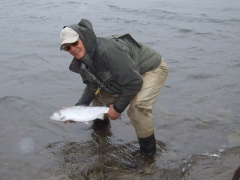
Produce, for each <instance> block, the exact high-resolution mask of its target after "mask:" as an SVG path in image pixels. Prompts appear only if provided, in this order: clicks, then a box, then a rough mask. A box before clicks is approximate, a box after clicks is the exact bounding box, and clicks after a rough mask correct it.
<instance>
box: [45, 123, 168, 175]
mask: <svg viewBox="0 0 240 180" xmlns="http://www.w3.org/2000/svg"><path fill="white" fill-rule="evenodd" d="M91 128H92V132H91V137H92V140H90V141H87V142H57V143H51V144H49V145H47V147H46V148H47V149H49V150H51V152H52V153H53V155H54V158H56V161H57V164H58V167H59V171H58V173H59V175H61V174H67V175H68V177H69V178H70V179H112V178H113V177H114V178H115V179H139V178H140V177H141V176H142V175H146V177H148V176H149V177H150V176H152V175H154V174H156V173H159V172H158V171H159V168H158V167H157V166H156V165H155V162H154V158H149V157H145V156H142V155H140V153H139V152H138V143H137V142H131V143H129V144H125V143H122V145H119V144H116V143H115V142H114V139H112V138H111V137H112V132H111V128H110V126H108V127H104V128H102V127H101V128H99V127H97V126H95V125H92V127H91ZM158 144H160V145H161V146H158V152H161V150H164V148H165V147H164V144H163V143H161V142H158Z"/></svg>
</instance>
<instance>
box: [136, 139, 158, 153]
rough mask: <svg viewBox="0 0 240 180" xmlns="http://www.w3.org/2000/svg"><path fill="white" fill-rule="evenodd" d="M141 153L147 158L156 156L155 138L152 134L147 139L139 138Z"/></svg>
mask: <svg viewBox="0 0 240 180" xmlns="http://www.w3.org/2000/svg"><path fill="white" fill-rule="evenodd" d="M138 142H139V145H140V153H141V154H142V155H146V156H154V154H155V152H156V141H155V136H154V134H152V135H151V136H149V137H147V138H138Z"/></svg>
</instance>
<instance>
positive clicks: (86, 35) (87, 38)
mask: <svg viewBox="0 0 240 180" xmlns="http://www.w3.org/2000/svg"><path fill="white" fill-rule="evenodd" d="M67 27H70V28H72V29H73V30H74V31H76V32H77V33H78V34H79V37H80V38H81V40H82V42H83V44H84V46H85V48H86V52H87V53H86V54H85V56H84V57H83V58H82V59H81V61H79V60H78V59H76V58H73V60H72V63H71V64H70V67H69V69H70V70H71V71H73V72H78V70H79V68H80V67H81V62H84V63H85V64H87V65H88V66H89V67H90V66H91V65H92V59H93V56H94V53H95V50H96V46H97V43H96V42H97V37H96V35H95V33H94V31H93V27H92V23H91V22H90V21H89V20H86V19H81V21H80V22H79V23H78V24H71V25H68V26H67Z"/></svg>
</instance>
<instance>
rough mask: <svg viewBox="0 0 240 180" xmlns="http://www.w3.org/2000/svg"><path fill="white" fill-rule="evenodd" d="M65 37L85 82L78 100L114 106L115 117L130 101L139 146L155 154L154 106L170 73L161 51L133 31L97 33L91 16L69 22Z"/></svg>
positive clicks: (74, 66) (73, 65) (74, 65)
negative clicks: (76, 21) (139, 38)
mask: <svg viewBox="0 0 240 180" xmlns="http://www.w3.org/2000/svg"><path fill="white" fill-rule="evenodd" d="M60 38H61V46H60V49H61V50H65V51H68V52H69V53H70V54H71V55H72V56H73V57H74V58H73V60H72V62H71V64H70V67H69V69H70V70H71V71H73V72H75V73H79V74H80V75H81V77H82V81H83V83H85V84H86V87H85V90H84V92H83V94H82V96H81V98H80V100H79V101H78V103H77V104H76V105H87V106H88V105H90V104H91V103H92V105H93V106H103V105H106V106H109V107H110V109H109V111H108V116H109V118H110V119H112V120H116V119H117V118H118V117H119V116H120V114H121V113H122V112H123V111H124V110H125V108H126V107H127V106H128V105H130V106H129V109H128V111H127V114H128V116H129V118H130V120H131V122H132V124H133V126H134V128H135V131H136V134H137V137H138V140H139V145H140V152H141V153H142V154H143V155H147V156H153V155H154V154H155V151H156V142H155V137H154V126H153V118H152V108H153V105H154V103H155V101H156V99H157V96H158V94H159V93H160V91H161V89H162V86H163V84H164V82H165V80H166V78H167V74H168V68H167V65H166V63H165V61H164V60H163V58H162V56H161V55H160V54H159V53H157V52H156V51H155V50H153V49H151V48H149V47H147V46H145V45H143V44H141V43H139V42H137V41H136V40H134V39H133V38H132V37H131V36H130V35H129V34H124V35H118V36H110V37H96V35H95V33H94V31H93V28H92V24H91V22H90V21H88V20H86V19H82V20H81V21H80V22H79V23H78V24H72V25H69V26H65V27H64V28H63V30H62V32H61V34H60Z"/></svg>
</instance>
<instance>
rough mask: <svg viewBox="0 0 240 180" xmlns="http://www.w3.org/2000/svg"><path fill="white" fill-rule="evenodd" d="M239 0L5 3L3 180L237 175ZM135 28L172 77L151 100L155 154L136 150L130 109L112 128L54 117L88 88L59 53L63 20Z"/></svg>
mask: <svg viewBox="0 0 240 180" xmlns="http://www.w3.org/2000/svg"><path fill="white" fill-rule="evenodd" d="M239 5H240V2H239V1H238V0H231V1H229V2H226V1H222V0H218V1H217V0H212V1H206V0H202V1H197V0H192V1H189V0H182V1H175V0H170V1H169V0H168V1H166V0H163V1H157V0H149V1H136V0H133V1H116V2H115V1H114V2H112V1H110V0H106V1H97V0H88V1H84V0H82V1H81V2H80V1H77V0H72V1H62V0H58V1H56V0H53V1H50V2H49V1H46V0H42V1H34V0H26V1H20V0H15V1H12V0H10V1H9V0H8V1H7V0H2V1H1V2H0V6H1V11H0V22H1V29H0V34H1V35H0V36H1V45H0V53H1V58H0V74H1V76H0V84H1V88H0V119H1V121H0V135H1V136H0V144H1V146H0V160H1V161H0V179H1V180H5V179H24V180H25V179H49V180H52V179H61V180H63V179H74V180H75V179H134V180H135V179H136V180H138V179H171V180H173V179H177V180H179V179H186V180H188V179H212V180H213V179H214V180H215V179H218V180H219V179H232V177H233V176H234V173H235V172H236V173H235V174H236V176H239V170H237V169H238V168H239V166H240V157H239V154H240V153H239V152H240V130H239V129H240V128H239V127H240V122H239V118H240V111H239V107H240V96H239V95H240V81H239V77H240V71H239V68H240V52H239V43H240V19H239V15H238V14H239V11H240V6H239ZM81 18H86V19H89V20H91V21H92V23H93V27H94V30H95V32H96V34H97V36H108V35H111V34H121V33H130V34H131V35H132V36H133V37H134V38H136V39H137V40H138V41H141V42H142V43H145V44H147V45H149V46H151V47H153V48H155V49H156V50H158V51H159V52H160V53H161V54H162V55H163V57H164V59H165V60H166V61H167V63H168V66H169V76H168V79H167V81H166V83H165V86H164V88H163V90H162V93H161V94H160V96H159V98H158V100H157V102H156V105H155V107H154V112H153V114H154V119H155V122H154V123H155V136H156V139H157V144H158V145H157V154H156V156H155V157H154V158H153V159H151V158H146V157H142V156H140V155H139V153H138V142H137V137H136V135H135V132H134V129H133V127H132V125H131V123H130V120H129V119H128V117H127V115H126V113H125V112H124V113H123V114H122V118H121V120H118V121H114V122H112V123H111V127H108V128H106V129H98V128H96V127H94V126H91V125H90V126H88V125H85V124H83V123H77V124H67V125H64V124H62V123H59V122H53V121H50V120H49V115H50V114H51V113H52V112H53V111H55V110H57V109H59V108H60V107H61V106H71V105H73V104H75V103H76V102H77V101H78V99H79V97H80V95H81V93H82V91H83V89H84V86H83V84H82V82H81V78H80V77H79V76H78V75H76V74H74V73H72V72H70V71H69V70H68V66H69V63H70V62H71V57H70V55H68V54H67V53H66V52H61V51H59V44H60V40H59V34H60V31H61V29H62V27H63V26H64V25H68V24H71V23H76V22H78V21H80V19H81Z"/></svg>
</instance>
